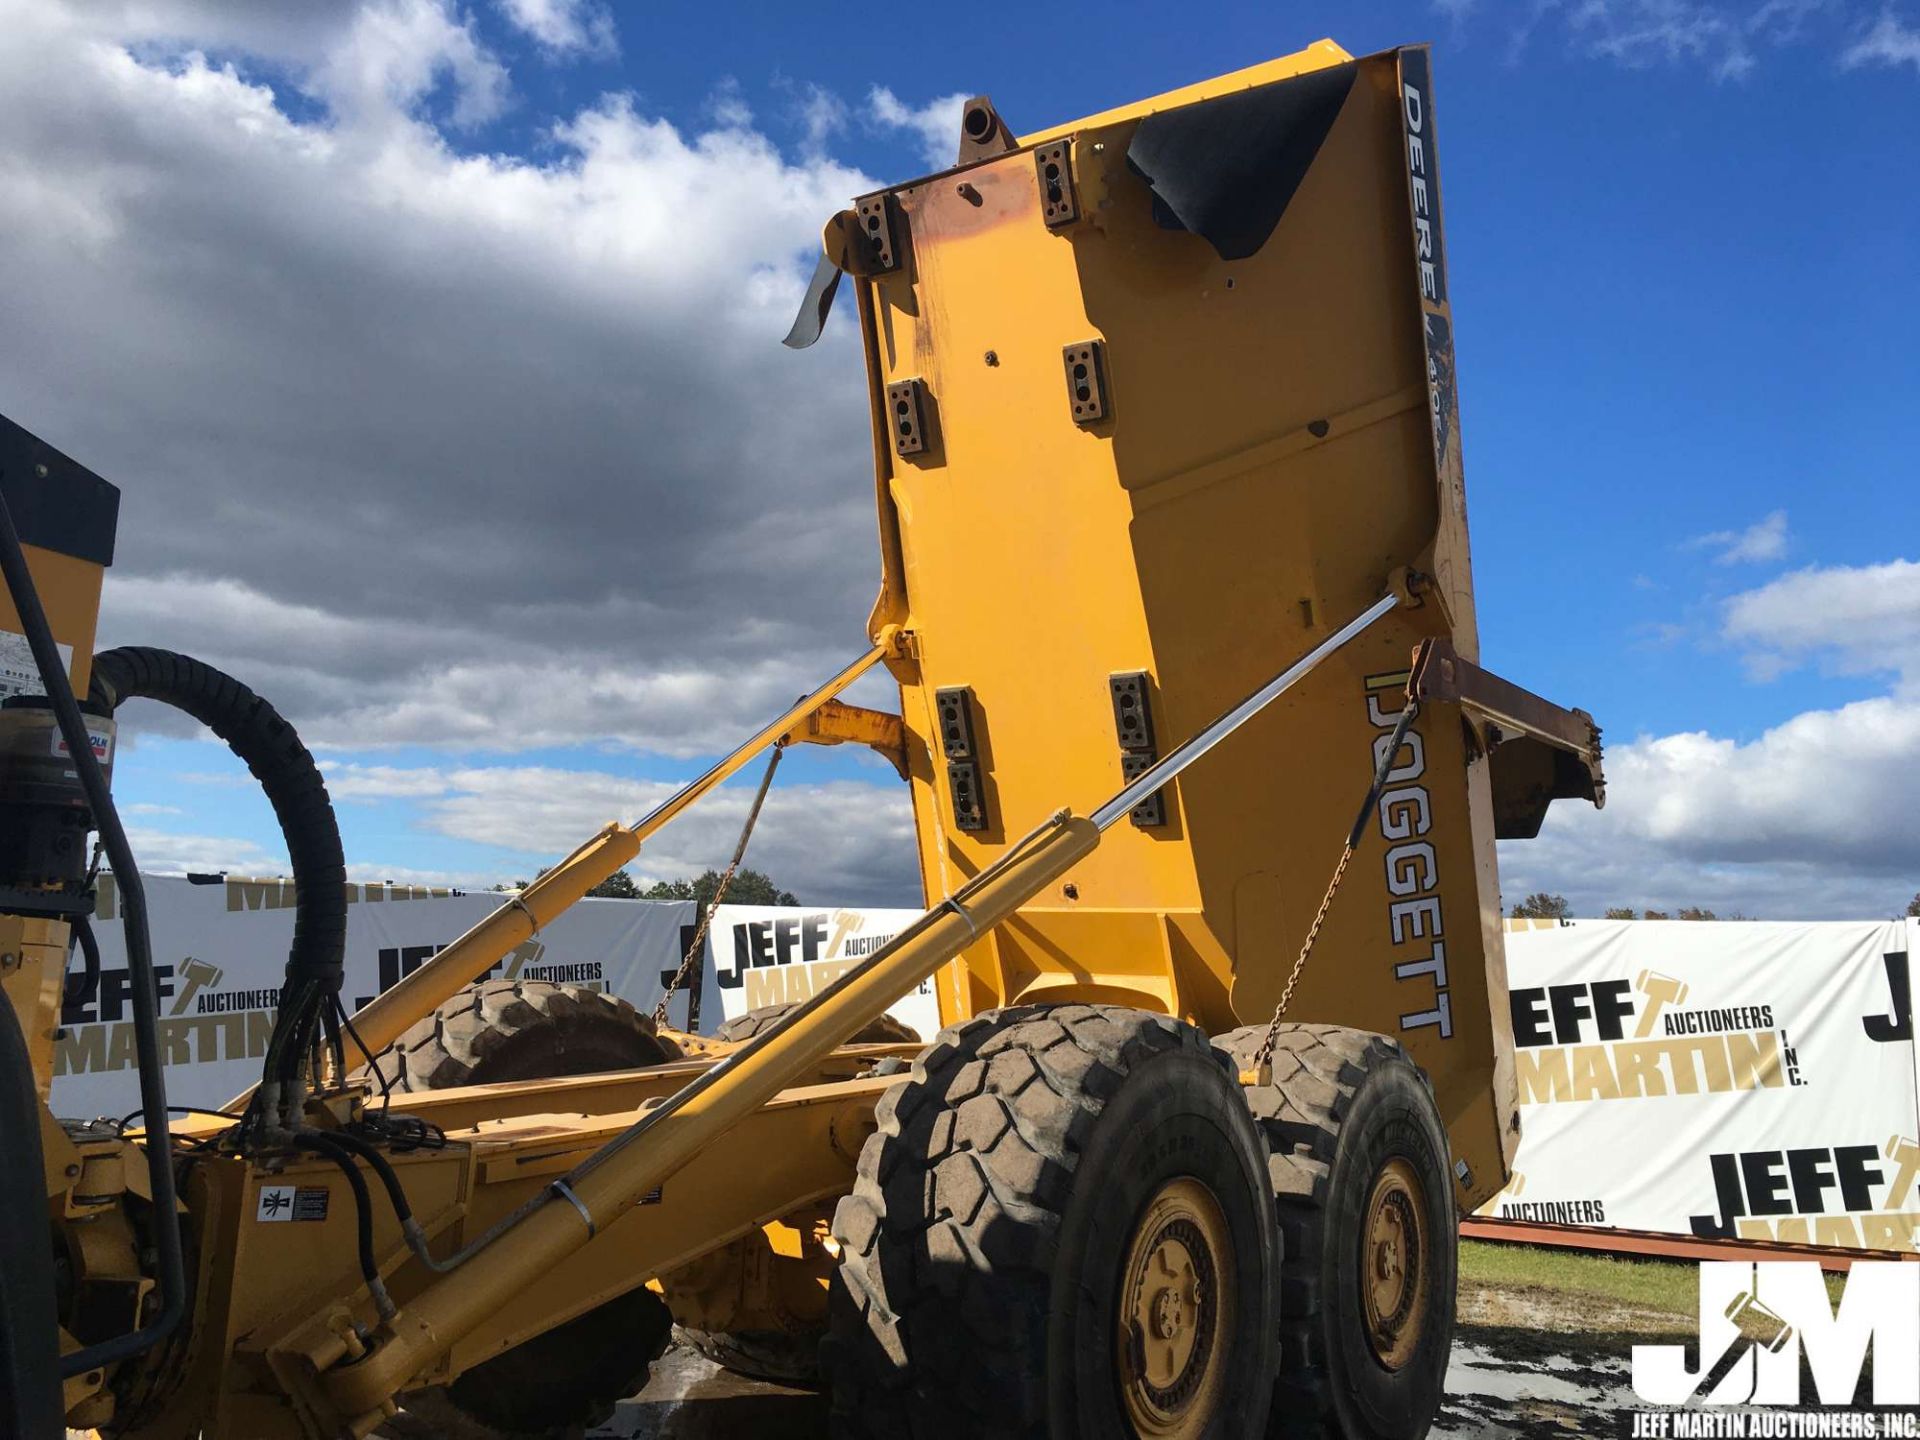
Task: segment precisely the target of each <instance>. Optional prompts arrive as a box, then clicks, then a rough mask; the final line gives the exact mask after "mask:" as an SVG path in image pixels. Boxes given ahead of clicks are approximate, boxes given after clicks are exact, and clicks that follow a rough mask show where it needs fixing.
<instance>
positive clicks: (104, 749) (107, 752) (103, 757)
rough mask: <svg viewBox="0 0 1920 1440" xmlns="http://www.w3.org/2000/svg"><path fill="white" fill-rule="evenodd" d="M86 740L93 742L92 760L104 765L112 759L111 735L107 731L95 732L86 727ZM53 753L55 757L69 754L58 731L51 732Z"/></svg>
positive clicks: (65, 742)
mask: <svg viewBox="0 0 1920 1440" xmlns="http://www.w3.org/2000/svg"><path fill="white" fill-rule="evenodd" d="M87 738H88V739H89V740H91V741H93V758H94V759H96V760H98V761H99V762H100V763H101V764H102V765H104V764H106V763H107V762H108V761H109V760H111V759H112V758H113V735H112V734H111V733H110V732H109V731H107V730H105V729H100V730H96V729H94V728H93V726H91V725H89V726H87ZM53 753H54V754H56V755H66V754H69V753H71V752H69V751H68V749H67V737H66V736H64V735H62V734H61V733H60V732H59V731H58V730H55V731H54V732H53Z"/></svg>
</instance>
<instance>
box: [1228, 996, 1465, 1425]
mask: <svg viewBox="0 0 1920 1440" xmlns="http://www.w3.org/2000/svg"><path fill="white" fill-rule="evenodd" d="M1265 1034H1266V1026H1264V1025H1249V1026H1245V1027H1243V1028H1241V1029H1239V1030H1234V1031H1232V1032H1230V1033H1228V1034H1226V1035H1221V1036H1219V1037H1217V1038H1216V1039H1215V1040H1214V1042H1213V1043H1214V1045H1215V1046H1216V1047H1217V1048H1218V1049H1219V1050H1221V1051H1223V1052H1224V1053H1225V1054H1226V1055H1228V1056H1229V1057H1230V1058H1231V1059H1232V1061H1233V1063H1234V1065H1235V1066H1236V1067H1237V1068H1239V1069H1242V1070H1246V1069H1250V1068H1252V1066H1253V1060H1254V1055H1255V1052H1256V1051H1257V1050H1258V1049H1259V1046H1260V1042H1261V1040H1262V1038H1263V1037H1264V1036H1265ZM1242 1093H1243V1094H1244V1095H1245V1096H1246V1103H1247V1105H1248V1107H1249V1108H1250V1110H1251V1112H1252V1114H1253V1116H1254V1118H1255V1119H1256V1120H1258V1121H1259V1123H1260V1128H1261V1129H1262V1130H1263V1131H1264V1132H1265V1134H1266V1138H1267V1145H1268V1148H1269V1149H1270V1150H1271V1151H1272V1157H1273V1158H1272V1160H1271V1162H1270V1171H1271V1175H1272V1180H1273V1196H1274V1208H1275V1211H1276V1213H1277V1215H1278V1217H1279V1222H1280V1232H1281V1238H1282V1242H1283V1247H1282V1248H1283V1251H1284V1255H1285V1260H1284V1263H1283V1265H1282V1269H1281V1300H1280V1374H1279V1378H1278V1380H1277V1382H1276V1383H1275V1386H1274V1392H1273V1411H1272V1420H1271V1423H1270V1424H1269V1427H1268V1431H1267V1433H1268V1434H1269V1435H1270V1436H1273V1437H1284V1440H1324V1437H1335V1436H1340V1437H1345V1440H1420V1437H1422V1436H1424V1435H1425V1434H1426V1433H1427V1430H1428V1428H1429V1427H1430V1426H1431V1425H1432V1424H1433V1418H1434V1415H1435V1414H1436V1413H1437V1412H1438V1410H1439V1408H1440V1402H1441V1400H1442V1399H1443V1398H1444V1396H1445V1393H1446V1374H1447V1362H1448V1360H1449V1358H1450V1356H1451V1353H1452V1348H1453V1321H1454V1287H1455V1282H1456V1269H1457V1261H1456V1256H1457V1251H1458V1230H1457V1228H1456V1216H1455V1210H1454V1196H1453V1180H1452V1176H1451V1174H1450V1173H1449V1171H1448V1166H1447V1156H1448V1149H1447V1133H1446V1129H1445V1127H1444V1126H1443V1125H1442V1124H1441V1123H1440V1113H1439V1109H1438V1107H1437V1106H1436V1105H1435V1104H1434V1099H1433V1090H1432V1087H1431V1086H1430V1085H1429V1084H1428V1082H1427V1078H1426V1076H1425V1074H1424V1073H1423V1072H1422V1071H1421V1070H1420V1069H1419V1068H1418V1067H1417V1066H1415V1065H1414V1063H1413V1062H1412V1061H1411V1060H1410V1059H1408V1057H1407V1053H1406V1051H1405V1050H1403V1049H1402V1048H1401V1047H1400V1045H1399V1044H1398V1043H1396V1042H1395V1041H1392V1040H1389V1039H1387V1038H1386V1037H1385V1036H1384V1035H1375V1034H1372V1033H1370V1032H1368V1031H1364V1030H1348V1029H1344V1028H1342V1027H1340V1026H1337V1025H1282V1026H1281V1027H1280V1030H1279V1034H1278V1037H1277V1040H1276V1043H1275V1046H1274V1052H1273V1084H1271V1085H1262V1086H1253V1087H1249V1088H1247V1089H1245V1090H1243V1092H1242Z"/></svg>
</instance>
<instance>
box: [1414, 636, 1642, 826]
mask: <svg viewBox="0 0 1920 1440" xmlns="http://www.w3.org/2000/svg"><path fill="white" fill-rule="evenodd" d="M1407 697H1408V698H1409V699H1410V700H1413V701H1415V702H1416V703H1424V702H1426V701H1429V700H1437V701H1441V702H1443V703H1445V704H1450V705H1458V706H1459V707H1460V708H1461V709H1462V710H1464V711H1466V712H1467V714H1468V716H1469V717H1470V718H1471V719H1473V720H1474V721H1475V722H1477V723H1476V727H1475V729H1476V733H1477V734H1478V735H1479V737H1480V740H1481V743H1482V744H1484V745H1485V747H1486V750H1487V754H1488V759H1489V762H1490V764H1491V767H1492V769H1491V777H1492V786H1493V816H1494V834H1495V836H1496V837H1497V838H1499V839H1501V840H1526V839H1531V838H1532V837H1534V836H1535V835H1538V834H1539V833H1540V825H1541V822H1542V821H1543V820H1545V818H1546V814H1547V806H1548V805H1550V804H1552V803H1553V802H1554V801H1555V800H1591V801H1592V802H1593V803H1594V806H1595V807H1596V808H1598V807H1600V806H1604V805H1605V804H1606V803H1607V780H1606V776H1605V774H1604V773H1603V772H1602V770H1601V753H1602V748H1601V744H1600V727H1599V726H1598V725H1595V724H1594V723H1593V717H1592V716H1591V715H1589V714H1588V713H1587V712H1586V711H1584V710H1564V709H1562V708H1561V707H1560V706H1558V705H1555V704H1553V703H1552V702H1551V701H1548V700H1543V699H1541V698H1540V697H1539V696H1538V695H1535V694H1534V693H1533V692H1532V691H1530V690H1523V689H1521V687H1520V686H1518V685H1515V684H1514V683H1513V682H1512V681H1511V680H1502V679H1501V678H1500V677H1499V676H1498V675H1495V674H1493V673H1491V672H1490V671H1487V670H1483V669H1481V668H1480V667H1479V666H1478V665H1476V664H1474V663H1473V662H1472V661H1471V660H1466V659H1463V658H1462V657H1461V656H1460V654H1459V652H1458V651H1456V650H1455V649H1454V648H1453V642H1452V641H1451V640H1447V639H1440V638H1436V639H1431V640H1422V641H1421V642H1420V644H1419V646H1418V647H1417V648H1416V649H1415V650H1414V652H1413V669H1412V673H1411V674H1410V675H1409V676H1408V677H1407Z"/></svg>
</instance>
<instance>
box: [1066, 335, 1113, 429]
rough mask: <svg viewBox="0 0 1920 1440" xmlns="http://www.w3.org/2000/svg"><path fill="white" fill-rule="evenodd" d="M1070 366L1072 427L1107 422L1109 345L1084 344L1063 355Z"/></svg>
mask: <svg viewBox="0 0 1920 1440" xmlns="http://www.w3.org/2000/svg"><path fill="white" fill-rule="evenodd" d="M1060 355H1061V358H1062V359H1063V360H1065V361H1066V365H1067V403H1068V404H1069V405H1070V406H1072V408H1073V423H1074V424H1076V425H1091V424H1092V423H1093V422H1094V421H1096V420H1104V419H1106V418H1107V409H1108V406H1107V342H1106V341H1104V340H1082V341H1080V342H1079V343H1078V344H1074V345H1068V346H1066V347H1065V348H1064V349H1062V350H1061V352H1060Z"/></svg>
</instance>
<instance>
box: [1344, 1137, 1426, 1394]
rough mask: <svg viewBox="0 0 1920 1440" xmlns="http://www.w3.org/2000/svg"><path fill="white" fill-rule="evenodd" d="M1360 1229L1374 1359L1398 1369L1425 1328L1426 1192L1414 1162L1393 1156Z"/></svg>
mask: <svg viewBox="0 0 1920 1440" xmlns="http://www.w3.org/2000/svg"><path fill="white" fill-rule="evenodd" d="M1366 1216H1367V1218H1366V1223H1365V1225H1364V1226H1363V1227H1362V1229H1361V1231H1360V1295H1361V1300H1362V1303H1363V1305H1364V1307H1365V1311H1366V1318H1367V1343H1368V1345H1370V1346H1371V1347H1372V1349H1373V1354H1374V1358H1375V1359H1377V1360H1378V1361H1379V1362H1380V1363H1381V1364H1382V1365H1384V1366H1386V1367H1387V1369H1389V1370H1398V1369H1399V1368H1400V1367H1401V1366H1403V1365H1405V1364H1406V1363H1407V1361H1409V1360H1411V1359H1412V1358H1413V1353H1414V1351H1416V1350H1417V1349H1419V1348H1420V1336H1421V1332H1422V1330H1423V1329H1424V1328H1425V1326H1426V1318H1427V1290H1428V1286H1429V1285H1430V1283H1431V1275H1430V1273H1429V1272H1430V1267H1429V1265H1428V1257H1429V1255H1430V1254H1431V1251H1430V1248H1429V1245H1428V1238H1427V1206H1426V1192H1425V1190H1424V1188H1423V1187H1422V1186H1421V1184H1420V1176H1419V1175H1418V1174H1417V1173H1416V1172H1415V1170H1414V1168H1413V1166H1412V1164H1411V1163H1410V1162H1408V1161H1406V1160H1404V1159H1401V1158H1399V1157H1397V1156H1396V1157H1395V1158H1394V1159H1391V1160H1389V1161H1387V1163H1386V1164H1385V1165H1384V1166H1382V1167H1381V1170H1380V1173H1379V1175H1377V1176H1375V1177H1374V1182H1373V1193H1372V1194H1371V1195H1369V1196H1368V1197H1367V1211H1366Z"/></svg>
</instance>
